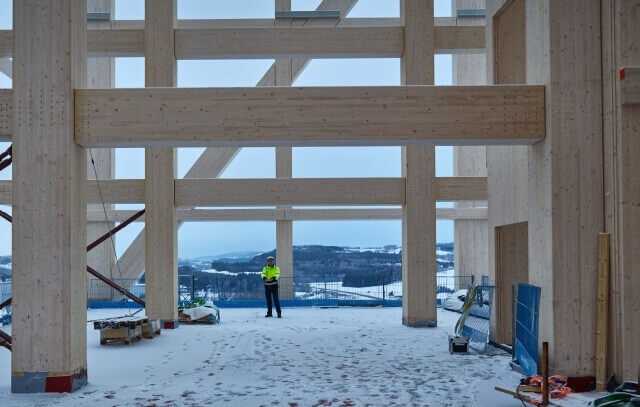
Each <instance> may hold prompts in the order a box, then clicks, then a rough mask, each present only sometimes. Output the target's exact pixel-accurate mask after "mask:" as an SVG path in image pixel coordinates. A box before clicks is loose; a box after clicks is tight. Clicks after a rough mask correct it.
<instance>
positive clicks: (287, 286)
mask: <svg viewBox="0 0 640 407" xmlns="http://www.w3.org/2000/svg"><path fill="white" fill-rule="evenodd" d="M275 6H276V11H289V10H291V0H276V3H275ZM292 63H293V59H292V58H278V59H276V61H275V68H276V75H275V76H276V81H275V82H276V86H291V85H292V84H293V70H292ZM292 160H293V157H292V148H291V146H280V147H276V177H277V178H291V177H292V176H293V174H292V168H291V166H292ZM276 256H277V259H276V263H277V265H278V267H280V284H279V285H280V297H281V298H282V299H293V298H294V296H295V294H294V284H293V221H290V220H277V221H276Z"/></svg>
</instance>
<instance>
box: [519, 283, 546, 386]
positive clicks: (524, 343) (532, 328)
mask: <svg viewBox="0 0 640 407" xmlns="http://www.w3.org/2000/svg"><path fill="white" fill-rule="evenodd" d="M540 292H541V290H540V287H536V286H534V285H531V284H518V293H517V297H516V326H515V342H514V344H513V351H514V354H513V358H514V361H515V362H516V363H517V364H518V365H519V366H520V368H521V369H522V371H523V373H524V374H525V375H527V376H532V375H535V374H537V373H538V336H539V329H538V320H539V313H540Z"/></svg>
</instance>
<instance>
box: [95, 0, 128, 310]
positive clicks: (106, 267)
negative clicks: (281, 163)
mask: <svg viewBox="0 0 640 407" xmlns="http://www.w3.org/2000/svg"><path fill="white" fill-rule="evenodd" d="M87 10H88V12H89V13H109V15H110V16H111V19H113V16H114V13H115V1H113V0H87ZM92 24H95V26H96V28H98V27H99V28H102V29H109V28H111V21H105V22H100V23H92ZM115 75H116V70H115V58H111V57H90V58H89V59H88V60H87V87H88V88H91V89H103V88H105V89H108V88H113V87H114V84H115ZM92 156H93V160H94V162H95V166H96V170H97V173H98V179H99V180H108V179H113V178H115V150H114V149H113V148H94V149H91V151H90V152H89V151H88V152H87V177H88V178H89V179H95V178H96V176H95V172H94V169H93V165H92V164H91V157H92ZM106 208H107V210H109V209H113V205H111V204H106ZM88 210H89V211H97V212H99V213H102V210H103V208H102V205H89V206H88ZM114 226H115V223H114V222H106V219H105V221H101V222H88V223H87V242H88V243H90V242H93V241H94V240H95V239H97V238H98V237H99V236H102V235H104V234H105V233H107V232H108V231H109V230H111V229H113V227H114ZM87 264H89V265H90V266H91V267H93V268H95V269H96V270H98V271H100V272H101V273H103V274H105V275H109V276H110V277H112V278H113V277H115V278H119V277H121V276H117V275H116V276H113V275H112V270H113V268H114V266H115V254H114V252H113V245H112V244H111V242H105V243H103V244H101V245H100V246H98V247H96V248H95V249H93V250H92V251H91V252H89V253H87ZM94 281H97V280H95V279H92V278H90V279H89V284H92V283H94ZM94 284H96V285H95V286H94V287H92V289H91V290H90V291H89V295H90V297H89V299H111V297H112V294H113V290H112V289H111V288H110V287H108V286H106V285H104V284H98V283H94ZM98 287H100V288H102V287H104V289H98Z"/></svg>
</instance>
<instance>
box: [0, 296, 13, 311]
mask: <svg viewBox="0 0 640 407" xmlns="http://www.w3.org/2000/svg"><path fill="white" fill-rule="evenodd" d="M9 305H11V297H9V298H7V299H6V300H4V301H2V303H0V309H3V308H4V307H8V306H9Z"/></svg>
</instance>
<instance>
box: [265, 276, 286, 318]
mask: <svg viewBox="0 0 640 407" xmlns="http://www.w3.org/2000/svg"><path fill="white" fill-rule="evenodd" d="M264 295H265V297H267V315H272V311H271V309H272V307H273V304H274V303H275V305H276V312H277V313H278V315H280V314H281V313H282V310H281V309H280V298H279V296H278V284H277V283H276V284H270V285H267V284H265V286H264Z"/></svg>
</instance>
